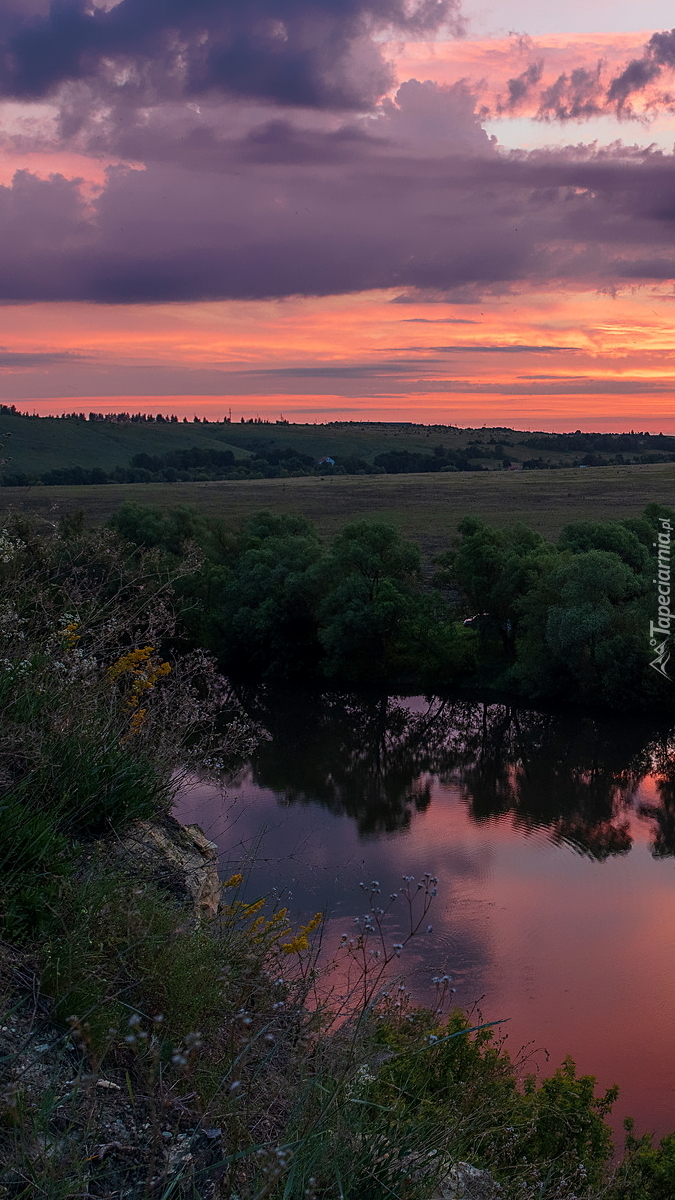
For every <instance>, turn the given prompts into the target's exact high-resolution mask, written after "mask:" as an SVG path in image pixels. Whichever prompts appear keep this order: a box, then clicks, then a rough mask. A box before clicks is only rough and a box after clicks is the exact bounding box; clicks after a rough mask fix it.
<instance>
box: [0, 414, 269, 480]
mask: <svg viewBox="0 0 675 1200" xmlns="http://www.w3.org/2000/svg"><path fill="white" fill-rule="evenodd" d="M228 429H229V426H228V425H201V424H199V425H197V424H192V423H190V424H188V425H183V424H182V423H178V424H175V425H169V424H161V425H155V424H139V425H132V424H119V425H118V424H114V423H112V422H107V421H92V422H89V421H60V420H58V419H57V418H56V417H40V418H37V419H36V418H34V417H21V416H6V415H4V414H2V413H0V438H3V437H4V436H5V435H7V434H9V437H8V439H7V443H6V445H5V446H4V449H3V451H2V457H5V458H8V459H9V462H8V464H7V469H8V470H9V469H11V470H12V471H25V472H26V473H27V474H28V475H30V476H31V477H32V476H33V475H39V474H40V473H41V472H42V471H51V470H54V469H56V468H60V467H87V468H92V467H100V468H102V470H104V471H111V470H112V469H113V468H114V467H125V466H127V465H128V463H129V461H130V460H131V458H132V457H133V455H134V454H140V453H141V452H144V453H146V454H166V453H167V451H169V450H184V449H188V448H190V447H191V446H198V447H200V448H201V449H210V450H232V451H233V453H234V455H235V458H247V457H248V455H249V451H248V450H245V449H244V448H243V447H240V446H237V445H231V444H230V443H229V442H228V441H227V430H228Z"/></svg>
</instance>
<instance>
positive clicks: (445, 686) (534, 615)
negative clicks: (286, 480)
mask: <svg viewBox="0 0 675 1200" xmlns="http://www.w3.org/2000/svg"><path fill="white" fill-rule="evenodd" d="M661 517H670V519H671V520H673V521H675V513H673V512H672V510H670V509H667V508H665V507H663V506H662V505H657V504H652V505H649V506H648V507H647V508H646V509H645V511H644V513H643V514H642V516H639V517H635V518H631V519H628V520H621V521H603V522H593V521H582V522H575V523H573V524H570V525H567V526H566V527H565V528H564V529H563V531H562V533H561V535H560V537H559V538H558V540H557V541H556V542H551V541H548V540H546V539H545V538H544V537H542V535H540V534H538V533H535V532H534V531H533V530H531V529H529V528H527V527H525V526H523V525H508V526H504V527H502V528H500V529H495V528H492V527H491V526H489V525H487V524H485V523H484V522H483V521H481V520H479V519H477V518H474V517H467V518H465V519H464V520H463V521H461V523H460V524H459V527H458V533H457V536H456V538H455V539H454V541H453V542H452V544H450V545H449V546H448V548H447V550H446V551H445V552H444V553H442V554H440V555H439V556H437V558H436V559H435V561H434V564H433V565H434V573H433V576H432V577H431V578H429V577H428V573H427V574H426V575H425V574H423V571H422V559H421V554H420V551H419V548H418V547H417V546H416V545H415V544H414V543H412V542H409V541H405V540H404V539H403V538H402V537H401V536H400V534H399V533H398V532H397V531H396V530H395V529H394V528H393V527H390V526H388V525H385V524H382V523H379V522H372V521H358V522H354V523H351V524H348V525H345V526H344V528H343V529H341V530H340V531H339V532H338V533H337V534H336V536H335V537H334V538H333V539H332V541H331V542H330V543H325V542H323V541H322V539H321V538H320V536H319V534H318V532H317V530H316V528H315V527H314V526H313V525H312V524H311V523H310V522H309V521H307V520H305V519H304V518H303V517H298V516H289V515H282V516H278V515H273V514H271V513H269V512H263V513H259V514H257V515H255V516H254V517H252V518H251V519H250V520H249V521H248V522H247V523H246V524H245V525H244V526H242V527H241V528H240V529H239V530H238V531H236V532H231V531H230V530H229V529H228V528H227V526H226V525H225V523H224V522H223V521H222V520H219V519H215V518H211V517H204V516H202V515H201V514H198V513H197V512H196V511H194V510H192V509H188V508H176V509H173V510H171V511H169V512H166V513H164V512H161V511H159V510H157V509H152V508H149V507H145V506H141V505H137V504H125V505H123V506H122V508H121V509H119V510H118V512H117V513H116V514H115V515H114V516H113V517H112V518H111V521H110V524H111V526H112V527H113V528H114V529H115V530H116V531H117V532H118V534H120V535H121V536H122V537H123V538H124V539H125V540H126V541H127V542H128V543H130V544H132V545H133V546H136V547H146V548H148V547H150V548H155V549H156V550H158V551H159V552H161V553H162V554H164V555H166V556H168V557H169V558H170V559H171V558H172V559H175V560H184V559H185V557H186V556H187V555H190V554H196V557H195V565H194V569H193V570H192V571H191V572H190V573H189V574H185V575H183V576H182V577H181V579H180V580H179V581H178V584H177V588H178V591H179V595H180V599H181V605H182V623H183V631H184V635H185V637H186V638H187V639H188V640H189V641H190V642H192V643H193V644H196V645H200V646H203V647H205V648H206V649H208V650H209V651H210V652H211V653H213V654H215V655H216V656H217V658H218V661H219V662H220V664H221V667H222V668H223V669H224V670H226V671H227V672H229V673H230V674H232V675H233V676H238V677H240V678H242V679H256V680H259V679H263V680H275V679H303V680H315V681H317V682H321V683H324V684H325V683H328V684H332V685H336V686H341V687H342V686H349V687H386V688H389V689H392V688H394V689H395V688H400V689H414V688H421V689H423V690H427V691H439V690H440V691H443V690H453V689H454V690H456V689H458V688H459V689H468V690H472V689H473V690H475V689H486V688H487V689H490V690H491V691H493V692H494V693H500V694H504V695H511V696H514V697H519V698H522V699H527V700H531V701H561V702H565V703H573V704H580V705H587V706H596V707H607V708H615V709H631V708H652V707H661V708H672V706H673V696H674V695H675V691H674V690H673V688H672V687H670V686H669V684H668V682H667V680H666V679H663V678H662V677H660V676H659V675H657V673H656V672H655V671H653V670H651V669H650V658H651V657H653V653H654V652H653V650H652V648H651V646H650V644H649V622H650V619H651V618H652V617H653V616H654V615H655V605H656V595H655V587H654V584H653V578H654V553H655V552H654V549H653V543H654V540H655V529H656V527H657V523H658V520H659V518H661Z"/></svg>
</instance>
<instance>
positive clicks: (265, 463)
mask: <svg viewBox="0 0 675 1200" xmlns="http://www.w3.org/2000/svg"><path fill="white" fill-rule="evenodd" d="M484 469H485V468H484V467H483V466H481V465H480V464H479V463H478V464H477V463H474V462H472V461H471V451H470V450H469V449H466V450H462V449H458V450H451V449H446V448H445V447H443V446H437V447H436V449H435V450H434V452H433V454H423V453H420V454H416V453H414V452H412V451H410V450H390V451H387V452H386V453H384V454H378V455H376V456H375V458H374V459H373V461H372V462H370V463H369V462H367V461H366V460H365V459H364V458H360V457H358V456H356V455H345V456H343V457H342V458H337V456H336V458H335V459H331V458H325V459H323V460H319V461H317V459H316V458H312V456H311V455H309V454H304V453H303V452H302V451H300V450H294V449H292V448H291V447H290V446H288V447H285V448H274V449H269V450H266V449H257V450H255V452H254V453H253V454H252V455H251V456H250V457H248V458H235V456H234V454H233V453H232V451H231V450H212V449H202V448H200V447H197V446H193V447H191V448H190V449H187V450H169V451H168V452H167V453H166V454H145V453H140V454H135V455H134V456H133V458H132V459H131V462H130V464H129V466H128V467H114V468H113V469H112V470H111V471H104V470H103V469H102V468H101V467H90V468H87V467H58V468H55V469H53V470H50V471H43V472H42V473H41V474H40V475H36V476H29V475H28V474H27V473H26V472H25V471H13V470H12V469H11V465H8V467H7V468H6V470H5V472H4V474H3V476H2V485H3V486H4V487H29V486H31V485H34V484H43V485H47V486H71V487H72V486H73V485H75V486H78V485H85V484H106V483H178V482H200V481H204V482H207V481H210V480H219V479H289V478H294V477H298V476H301V475H384V474H393V475H400V474H409V473H412V472H416V471H423V472H428V471H482V470H484Z"/></svg>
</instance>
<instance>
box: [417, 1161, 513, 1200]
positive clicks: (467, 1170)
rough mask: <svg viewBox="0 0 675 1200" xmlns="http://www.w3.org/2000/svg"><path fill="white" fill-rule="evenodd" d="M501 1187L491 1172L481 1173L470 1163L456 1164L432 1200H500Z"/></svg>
mask: <svg viewBox="0 0 675 1200" xmlns="http://www.w3.org/2000/svg"><path fill="white" fill-rule="evenodd" d="M502 1194H503V1192H502V1188H501V1185H500V1184H498V1183H497V1182H496V1180H494V1179H493V1178H492V1176H491V1174H490V1172H489V1171H481V1170H479V1168H478V1167H472V1166H471V1165H470V1163H464V1162H459V1163H455V1165H454V1167H453V1168H452V1170H451V1171H450V1172H449V1174H448V1175H447V1176H446V1177H445V1179H444V1180H443V1181H442V1182H441V1183H440V1184H439V1185H438V1187H437V1188H436V1190H435V1192H434V1194H433V1196H431V1197H430V1200H499V1197H500V1196H501V1195H502Z"/></svg>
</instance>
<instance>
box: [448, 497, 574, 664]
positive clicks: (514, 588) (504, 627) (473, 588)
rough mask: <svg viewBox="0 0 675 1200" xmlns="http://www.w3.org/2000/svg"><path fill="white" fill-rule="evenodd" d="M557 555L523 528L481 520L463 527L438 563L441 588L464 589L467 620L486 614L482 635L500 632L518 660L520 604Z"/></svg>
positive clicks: (506, 650)
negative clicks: (496, 525)
mask: <svg viewBox="0 0 675 1200" xmlns="http://www.w3.org/2000/svg"><path fill="white" fill-rule="evenodd" d="M554 553H555V551H554V550H553V548H552V547H551V546H550V545H549V543H547V542H546V541H545V540H544V538H543V537H541V535H540V534H538V533H535V532H534V531H533V530H531V529H527V528H526V527H525V526H524V525H509V526H506V527H505V528H503V529H493V528H492V527H491V526H489V525H486V524H485V523H484V522H483V521H481V520H478V519H477V518H476V517H465V519H464V520H463V521H461V522H460V525H459V540H458V543H457V546H456V548H455V549H454V550H451V551H449V552H448V553H446V554H444V555H441V556H440V557H439V558H438V559H437V560H436V561H437V564H438V566H439V567H440V568H441V570H440V571H439V573H438V574H437V575H436V577H435V582H436V583H437V585H439V586H444V585H448V584H454V586H455V587H457V588H459V591H460V593H461V596H462V605H463V609H464V612H465V613H466V615H467V616H475V615H479V614H482V615H484V622H483V624H482V630H483V632H485V631H487V632H488V633H489V632H490V631H491V630H492V631H495V632H496V633H497V635H498V637H499V639H500V641H501V646H502V649H503V652H504V653H505V654H506V655H508V656H510V657H513V655H514V653H515V644H516V638H517V634H518V627H519V623H520V601H521V599H522V597H523V596H524V595H526V594H527V592H528V591H529V589H530V587H531V586H532V585H533V583H534V582H535V581H536V579H537V578H538V576H539V574H540V572H541V570H542V564H543V562H544V561H545V560H546V558H547V557H550V556H551V554H554Z"/></svg>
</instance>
